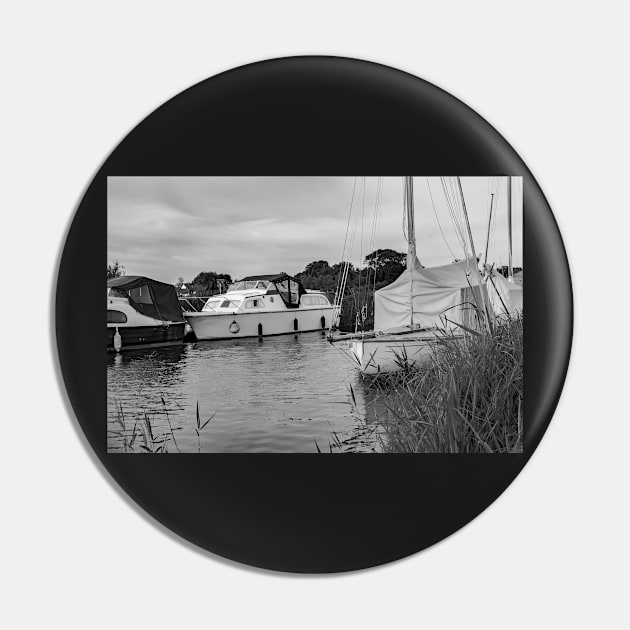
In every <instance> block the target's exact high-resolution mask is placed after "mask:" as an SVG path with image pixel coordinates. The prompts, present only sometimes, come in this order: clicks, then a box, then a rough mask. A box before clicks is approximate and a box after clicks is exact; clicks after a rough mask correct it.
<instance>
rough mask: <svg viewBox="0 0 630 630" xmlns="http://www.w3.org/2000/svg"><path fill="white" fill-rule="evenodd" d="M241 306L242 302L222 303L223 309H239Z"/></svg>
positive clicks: (229, 301)
mask: <svg viewBox="0 0 630 630" xmlns="http://www.w3.org/2000/svg"><path fill="white" fill-rule="evenodd" d="M240 305H241V300H223V302H221V308H238V307H239V306H240Z"/></svg>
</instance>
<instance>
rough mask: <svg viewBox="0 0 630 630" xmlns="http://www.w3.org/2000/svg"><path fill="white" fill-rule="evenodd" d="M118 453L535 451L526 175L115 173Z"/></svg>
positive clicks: (110, 361) (111, 394)
mask: <svg viewBox="0 0 630 630" xmlns="http://www.w3.org/2000/svg"><path fill="white" fill-rule="evenodd" d="M107 256H108V259H107V449H108V452H110V453H138V454H142V453H144V454H147V453H152V454H177V453H198V454H202V453H313V454H318V453H322V454H323V453H337V454H345V453H452V454H455V453H521V452H522V451H523V405H524V391H523V273H524V270H523V182H522V178H521V177H515V176H514V177H511V176H487V177H465V176H461V177H460V176H444V177H436V176H429V177H425V176H413V177H411V176H400V177H392V176H388V177H376V176H346V177H339V176H337V177H321V176H318V177H314V176H313V177H307V176H304V177H295V176H291V177H280V176H278V177H240V176H234V177H210V176H209V177H182V176H177V177H175V176H174V177H163V176H161V177H122V176H120V177H119V176H110V177H108V179H107Z"/></svg>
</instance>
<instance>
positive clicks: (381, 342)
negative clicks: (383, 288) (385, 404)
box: [340, 331, 439, 374]
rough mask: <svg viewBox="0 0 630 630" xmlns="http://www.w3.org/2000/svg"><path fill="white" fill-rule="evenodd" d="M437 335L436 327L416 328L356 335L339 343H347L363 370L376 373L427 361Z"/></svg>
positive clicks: (355, 360) (347, 347)
mask: <svg viewBox="0 0 630 630" xmlns="http://www.w3.org/2000/svg"><path fill="white" fill-rule="evenodd" d="M438 335H439V333H438V332H436V331H419V332H413V333H412V332H410V333H408V334H404V335H379V336H375V337H357V338H353V339H349V340H347V341H341V342H340V343H342V344H346V350H347V352H348V353H349V355H350V357H351V358H352V360H353V361H354V362H355V364H356V365H357V367H358V368H359V369H360V370H361V372H362V373H363V374H379V373H387V372H396V371H398V370H401V369H404V368H406V367H420V366H422V365H424V364H426V363H427V362H428V361H429V360H430V358H431V354H432V352H433V347H434V345H435V343H436V341H437V337H438Z"/></svg>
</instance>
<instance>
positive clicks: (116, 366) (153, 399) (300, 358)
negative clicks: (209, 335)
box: [107, 333, 378, 453]
mask: <svg viewBox="0 0 630 630" xmlns="http://www.w3.org/2000/svg"><path fill="white" fill-rule="evenodd" d="M107 380H108V447H109V449H110V450H125V449H127V450H134V451H136V450H138V449H139V450H153V449H151V448H139V447H140V446H144V445H145V441H147V440H148V437H150V436H147V435H145V433H153V434H154V435H158V436H164V435H170V436H172V439H170V440H169V439H166V438H165V440H164V441H165V442H166V446H167V448H168V451H169V452H173V451H178V450H179V451H182V452H197V451H200V452H310V453H313V452H317V450H318V449H319V450H321V451H324V452H328V451H329V450H331V449H332V450H333V451H335V450H354V451H357V450H368V451H369V450H373V449H375V448H376V449H378V444H377V442H378V440H377V439H376V432H375V431H374V430H371V429H370V430H367V431H366V430H365V426H366V425H367V426H368V427H369V426H370V425H372V424H373V423H374V420H375V419H376V415H377V409H376V407H375V405H374V401H373V400H371V395H370V394H369V392H367V393H366V391H365V390H364V387H363V384H362V382H361V380H360V378H359V376H358V373H357V372H356V370H355V368H354V367H353V366H352V365H351V364H350V362H349V361H348V360H347V359H346V357H344V356H343V354H342V353H340V352H339V351H338V350H337V349H335V348H333V347H332V346H330V344H328V343H327V342H326V340H325V339H324V337H323V336H322V334H321V333H308V334H302V335H299V336H297V337H293V336H282V337H267V338H265V339H264V340H263V341H262V342H261V341H259V340H257V339H240V340H227V341H215V342H212V341H204V342H198V343H194V344H185V345H183V346H171V347H167V348H160V349H153V350H151V351H136V352H123V353H121V354H119V355H110V356H108V362H107ZM197 407H198V408H199V418H200V425H203V424H204V422H205V421H206V420H207V419H208V418H210V417H212V419H211V420H210V421H209V422H208V423H207V425H206V426H205V427H204V428H200V427H198V425H197ZM147 419H148V425H149V426H150V431H147ZM357 436H361V437H360V439H359V438H358V437H357ZM132 439H133V443H132V444H131V448H129V447H130V442H131V440H132ZM348 439H350V440H354V441H353V442H351V443H350V444H349V445H348V444H346V443H345V441H346V440H348ZM149 441H150V440H149ZM149 446H151V445H150V444H149Z"/></svg>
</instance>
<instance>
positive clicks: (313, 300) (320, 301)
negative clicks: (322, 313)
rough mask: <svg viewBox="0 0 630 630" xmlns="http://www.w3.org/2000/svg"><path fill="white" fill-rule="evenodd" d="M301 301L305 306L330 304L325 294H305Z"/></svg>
mask: <svg viewBox="0 0 630 630" xmlns="http://www.w3.org/2000/svg"><path fill="white" fill-rule="evenodd" d="M300 303H301V304H302V305H303V306H319V305H326V306H329V305H330V302H329V301H328V299H327V298H326V297H325V296H323V295H303V296H302V299H301V300H300Z"/></svg>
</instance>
